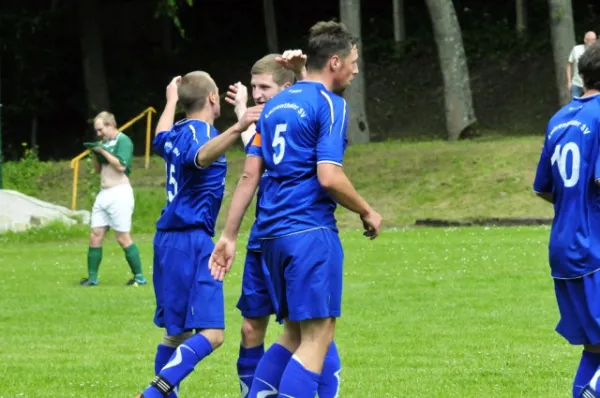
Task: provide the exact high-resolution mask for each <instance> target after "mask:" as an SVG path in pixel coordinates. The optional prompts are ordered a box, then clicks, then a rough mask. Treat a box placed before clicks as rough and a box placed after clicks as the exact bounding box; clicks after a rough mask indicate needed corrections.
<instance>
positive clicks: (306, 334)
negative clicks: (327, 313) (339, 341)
mask: <svg viewBox="0 0 600 398" xmlns="http://www.w3.org/2000/svg"><path fill="white" fill-rule="evenodd" d="M300 331H301V335H302V341H311V340H312V341H318V342H320V343H327V344H331V342H332V341H333V337H334V334H335V318H320V319H309V320H306V321H302V322H300Z"/></svg>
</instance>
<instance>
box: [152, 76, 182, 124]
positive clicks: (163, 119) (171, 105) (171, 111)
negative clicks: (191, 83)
mask: <svg viewBox="0 0 600 398" xmlns="http://www.w3.org/2000/svg"><path fill="white" fill-rule="evenodd" d="M179 82H181V76H176V77H174V78H173V80H171V82H170V83H169V85H168V86H167V89H166V96H167V103H166V104H165V109H164V110H163V113H162V114H161V115H160V118H159V119H158V123H157V124H156V129H155V130H154V133H155V135H158V134H160V133H162V132H165V131H169V130H171V128H173V124H174V123H175V108H176V107H177V101H178V100H179V96H178V94H177V89H178V87H179Z"/></svg>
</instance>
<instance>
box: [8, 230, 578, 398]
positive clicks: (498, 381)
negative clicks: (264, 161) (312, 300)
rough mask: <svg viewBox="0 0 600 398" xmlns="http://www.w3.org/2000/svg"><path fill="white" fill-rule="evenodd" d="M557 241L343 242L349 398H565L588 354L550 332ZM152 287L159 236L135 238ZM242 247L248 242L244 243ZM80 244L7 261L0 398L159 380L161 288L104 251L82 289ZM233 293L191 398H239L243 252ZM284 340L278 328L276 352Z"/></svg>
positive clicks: (48, 247)
mask: <svg viewBox="0 0 600 398" xmlns="http://www.w3.org/2000/svg"><path fill="white" fill-rule="evenodd" d="M547 237H548V229H547V228H545V227H536V228H489V229H488V228H462V229H406V230H395V231H394V230H388V231H386V232H385V233H384V235H382V236H381V237H380V238H379V239H377V240H375V241H373V242H370V241H367V240H365V239H364V238H363V237H362V236H361V235H360V233H359V232H345V233H343V234H342V240H343V243H344V248H345V253H346V257H345V280H344V303H343V316H342V318H341V319H340V320H339V322H338V330H337V336H336V337H337V343H338V346H339V350H340V352H341V355H342V362H343V365H342V366H343V370H342V380H343V384H342V391H341V396H342V397H426V396H431V395H435V396H448V397H478V396H492V397H507V398H508V397H511V398H512V397H520V396H539V397H568V396H570V389H571V382H572V376H573V374H574V369H575V367H576V366H577V363H578V361H579V349H578V348H575V347H570V346H568V345H567V344H566V342H564V341H563V340H562V338H561V337H560V336H558V335H557V334H556V333H555V332H554V331H553V328H554V326H555V324H556V321H557V319H558V312H557V309H556V304H555V302H554V295H553V287H552V280H551V279H550V277H549V275H548V266H547V262H546V259H547V255H546V245H547ZM137 241H138V244H139V245H140V249H141V251H142V255H143V260H144V266H145V268H146V270H147V271H148V273H149V272H150V268H151V259H152V252H151V250H152V248H151V242H152V236H151V235H140V236H138V238H137ZM242 242H243V240H240V243H242ZM86 247H87V244H86V241H85V240H61V241H57V242H45V243H31V242H27V243H19V242H18V241H15V242H13V243H11V244H3V245H2V247H1V248H0V302H1V303H2V311H0V336H2V344H0V354H1V358H2V359H3V360H2V361H0V374H2V376H3V377H2V384H1V386H0V397H5V398H8V397H90V398H91V397H93V398H101V397H111V398H112V397H133V396H135V394H136V393H138V392H139V391H140V389H141V388H143V387H144V386H145V384H146V383H148V382H149V381H150V379H151V377H152V376H153V358H154V351H155V347H156V344H157V343H158V342H159V340H160V337H161V331H160V330H159V329H158V328H156V327H155V326H154V325H153V323H152V316H153V309H154V299H153V295H152V287H151V286H146V287H139V288H128V287H125V286H124V283H125V282H126V280H127V278H128V276H129V272H128V267H127V265H126V263H125V260H124V258H123V253H122V250H121V249H120V248H119V247H118V246H117V245H116V244H115V243H113V242H107V244H106V246H105V250H104V260H103V264H102V266H101V270H100V272H101V285H100V286H98V287H96V288H81V287H79V286H77V282H78V280H79V278H80V277H82V276H84V274H85V259H86ZM238 249H239V251H238V257H237V260H236V264H235V265H234V269H233V272H232V273H231V275H230V276H228V279H227V282H226V311H227V330H226V340H225V344H224V346H223V347H222V348H221V349H219V350H218V351H217V352H215V353H214V354H213V355H211V356H210V357H209V358H207V359H206V360H205V361H203V362H202V363H201V364H200V365H199V366H198V367H197V368H196V371H195V372H194V373H193V374H192V375H191V376H190V378H189V380H188V381H186V382H185V383H184V384H183V385H182V390H181V391H182V397H238V396H239V387H238V382H237V379H236V371H235V361H236V357H237V351H238V341H239V326H240V317H239V313H238V311H237V310H236V309H235V303H236V300H237V298H238V294H239V289H240V276H241V264H242V260H243V250H242V249H243V246H241V245H240V247H239V248H238ZM278 331H279V327H278V326H277V325H276V324H274V323H273V324H271V327H270V332H269V336H268V340H269V342H271V341H273V339H274V338H276V335H277V333H278Z"/></svg>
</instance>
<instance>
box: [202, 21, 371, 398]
mask: <svg viewBox="0 0 600 398" xmlns="http://www.w3.org/2000/svg"><path fill="white" fill-rule="evenodd" d="M305 53H306V55H307V63H306V69H307V75H306V80H304V81H302V82H298V83H296V84H295V85H293V86H292V87H290V88H288V89H286V90H284V91H283V92H281V93H280V94H278V95H277V96H275V97H273V98H272V99H271V100H270V101H268V102H267V104H266V105H265V108H264V110H263V112H262V115H261V118H260V120H259V121H258V123H257V131H256V135H255V137H254V139H253V142H252V146H254V147H260V152H258V153H257V154H260V156H261V157H262V162H264V169H265V170H266V172H267V176H266V177H264V178H265V181H264V182H261V184H264V188H263V191H262V195H261V198H260V201H259V212H258V219H257V223H258V225H257V229H258V231H259V238H260V239H262V241H261V250H262V253H263V256H264V259H265V262H266V268H267V269H266V271H267V272H266V275H265V276H266V279H267V281H268V282H269V283H268V286H269V288H270V292H271V294H272V297H273V303H274V306H275V310H276V315H277V318H278V320H281V319H283V320H284V331H283V334H282V336H281V337H280V339H279V344H274V345H273V346H271V347H270V348H269V350H267V352H266V353H265V355H264V356H263V357H262V359H261V360H260V363H259V364H258V367H257V369H256V373H255V379H254V383H253V384H252V389H251V391H250V394H249V397H251V398H254V397H264V396H270V395H276V394H279V396H282V397H295V398H304V397H310V398H313V397H314V396H315V395H316V394H317V389H318V384H319V378H320V374H321V371H322V367H323V362H324V358H325V355H326V353H327V351H328V349H329V346H330V344H331V342H332V341H333V338H334V332H335V319H336V318H337V317H339V316H340V315H341V298H342V275H343V270H342V263H343V251H342V246H341V243H340V240H339V236H338V230H337V226H336V221H335V216H334V212H335V208H336V203H339V204H341V205H342V206H344V207H346V208H347V209H349V210H351V211H353V212H355V213H357V214H359V215H360V218H361V221H362V223H363V226H364V228H365V235H366V236H368V237H370V238H371V239H374V238H375V237H376V236H378V234H379V232H380V230H381V224H382V220H381V216H380V215H379V214H378V213H377V212H375V211H374V210H373V209H372V208H371V207H370V206H369V205H368V203H367V202H366V201H365V200H364V199H363V198H362V197H361V196H360V195H359V194H358V193H357V192H356V190H355V189H354V187H353V186H352V184H351V182H350V180H349V179H348V177H347V176H346V175H345V173H344V171H343V169H342V162H343V154H344V151H345V148H346V142H347V139H346V128H347V125H348V109H347V107H346V102H345V100H344V99H343V98H342V97H341V96H339V95H338V94H336V93H341V92H343V90H344V89H345V88H346V87H347V86H348V85H349V84H350V82H351V80H352V78H353V77H354V75H356V74H357V73H358V66H357V60H358V51H357V49H356V39H355V38H354V37H353V36H352V35H351V34H350V33H349V32H348V31H347V30H346V28H345V27H344V25H342V24H339V23H336V22H319V23H317V24H316V25H314V26H313V27H312V28H311V30H310V33H309V40H308V45H307V47H306V51H305ZM255 158H258V156H255ZM250 197H251V196H250ZM248 203H249V199H248V194H247V192H242V190H241V189H240V186H238V188H237V189H236V192H235V193H234V197H233V199H232V205H231V206H232V208H234V207H235V208H236V210H235V211H232V210H230V213H229V216H228V220H227V225H226V227H225V230H224V232H223V235H222V236H221V239H220V241H219V242H218V243H217V246H216V248H215V251H214V252H213V255H212V257H211V261H210V266H211V272H212V274H213V276H214V277H215V278H216V279H217V280H222V279H223V277H224V274H225V273H226V272H227V271H228V270H229V268H230V267H231V263H232V261H233V257H234V255H235V240H236V238H237V231H238V230H239V224H240V223H241V217H243V213H244V211H245V209H246V208H247V206H248ZM240 209H241V211H238V210H240Z"/></svg>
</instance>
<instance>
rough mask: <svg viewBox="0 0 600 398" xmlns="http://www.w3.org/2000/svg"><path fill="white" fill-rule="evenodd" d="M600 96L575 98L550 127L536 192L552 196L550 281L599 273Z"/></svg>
mask: <svg viewBox="0 0 600 398" xmlns="http://www.w3.org/2000/svg"><path fill="white" fill-rule="evenodd" d="M599 135H600V96H598V95H596V96H591V97H585V98H575V99H574V100H573V101H571V103H569V104H568V105H566V106H565V107H564V108H562V109H561V110H559V111H558V112H557V113H556V114H555V115H554V116H553V117H552V119H550V122H549V123H548V127H547V131H546V138H545V141H544V148H543V149H542V154H541V157H540V161H539V164H538V167H537V173H536V176H535V182H534V185H533V188H534V190H535V191H536V192H538V193H542V192H546V193H552V197H553V201H554V221H553V223H552V231H551V232H550V243H549V257H550V268H551V271H552V276H553V277H554V278H558V279H570V278H577V277H580V276H583V275H586V274H589V273H591V272H594V271H596V270H597V269H600V188H599V187H598V185H596V180H597V179H598V178H600V160H599V158H598V156H599V145H600V142H599V141H600V140H599Z"/></svg>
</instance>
